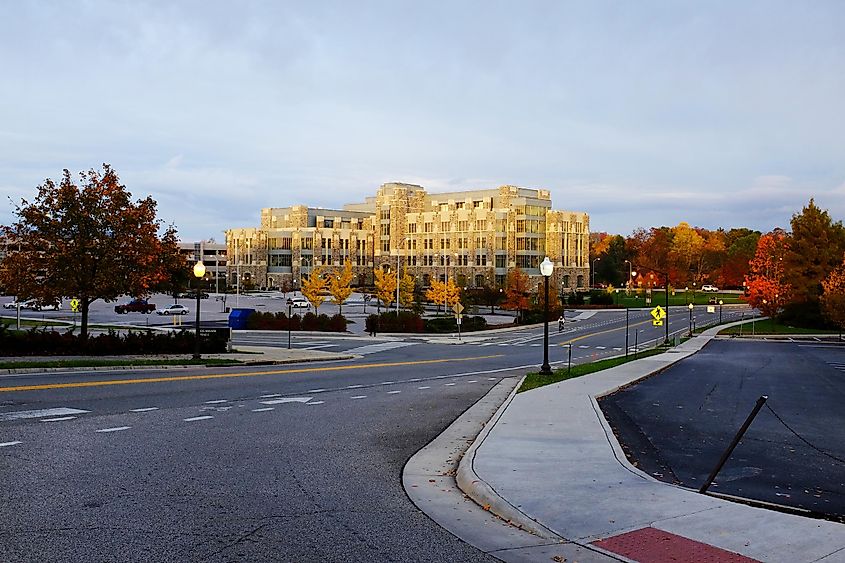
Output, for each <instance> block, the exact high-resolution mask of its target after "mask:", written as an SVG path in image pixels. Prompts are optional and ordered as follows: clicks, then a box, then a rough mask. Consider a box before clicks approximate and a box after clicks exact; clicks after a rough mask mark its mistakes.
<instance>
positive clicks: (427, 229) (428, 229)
mask: <svg viewBox="0 0 845 563" xmlns="http://www.w3.org/2000/svg"><path fill="white" fill-rule="evenodd" d="M423 230H424V231H425V232H427V233H433V232H434V223H426V224H425V225H424V226H423Z"/></svg>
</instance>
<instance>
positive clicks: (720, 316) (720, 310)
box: [719, 299, 725, 324]
mask: <svg viewBox="0 0 845 563" xmlns="http://www.w3.org/2000/svg"><path fill="white" fill-rule="evenodd" d="M724 304H725V302H724V301H722V300H721V299H719V324H722V305H724Z"/></svg>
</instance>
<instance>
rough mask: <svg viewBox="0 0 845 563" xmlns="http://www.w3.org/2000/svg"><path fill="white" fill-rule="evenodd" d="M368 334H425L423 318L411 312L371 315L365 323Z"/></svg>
mask: <svg viewBox="0 0 845 563" xmlns="http://www.w3.org/2000/svg"><path fill="white" fill-rule="evenodd" d="M364 326H365V328H366V330H367V332H370V333H372V332H376V333H379V332H413V333H417V332H425V324H424V323H423V319H422V317H420V316H419V315H418V314H416V313H412V312H410V311H399V314H398V315H397V314H396V312H395V311H392V312H384V313H382V314H381V315H369V316H368V317H367V320H366V322H365V325H364Z"/></svg>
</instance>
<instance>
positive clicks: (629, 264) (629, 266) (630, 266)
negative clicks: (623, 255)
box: [625, 260, 634, 292]
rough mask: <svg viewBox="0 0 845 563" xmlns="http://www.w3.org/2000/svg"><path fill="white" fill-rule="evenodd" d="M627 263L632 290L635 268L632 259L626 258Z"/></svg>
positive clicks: (629, 283)
mask: <svg viewBox="0 0 845 563" xmlns="http://www.w3.org/2000/svg"><path fill="white" fill-rule="evenodd" d="M625 263H626V264H628V291H629V292H630V291H631V284H632V283H633V277H634V275H633V274H634V270H633V266H632V265H631V261H630V260H625Z"/></svg>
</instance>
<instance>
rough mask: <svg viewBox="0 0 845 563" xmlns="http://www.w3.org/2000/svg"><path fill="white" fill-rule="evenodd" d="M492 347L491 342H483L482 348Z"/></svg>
mask: <svg viewBox="0 0 845 563" xmlns="http://www.w3.org/2000/svg"><path fill="white" fill-rule="evenodd" d="M492 345H493V343H492V342H485V343H484V344H482V346H492Z"/></svg>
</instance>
